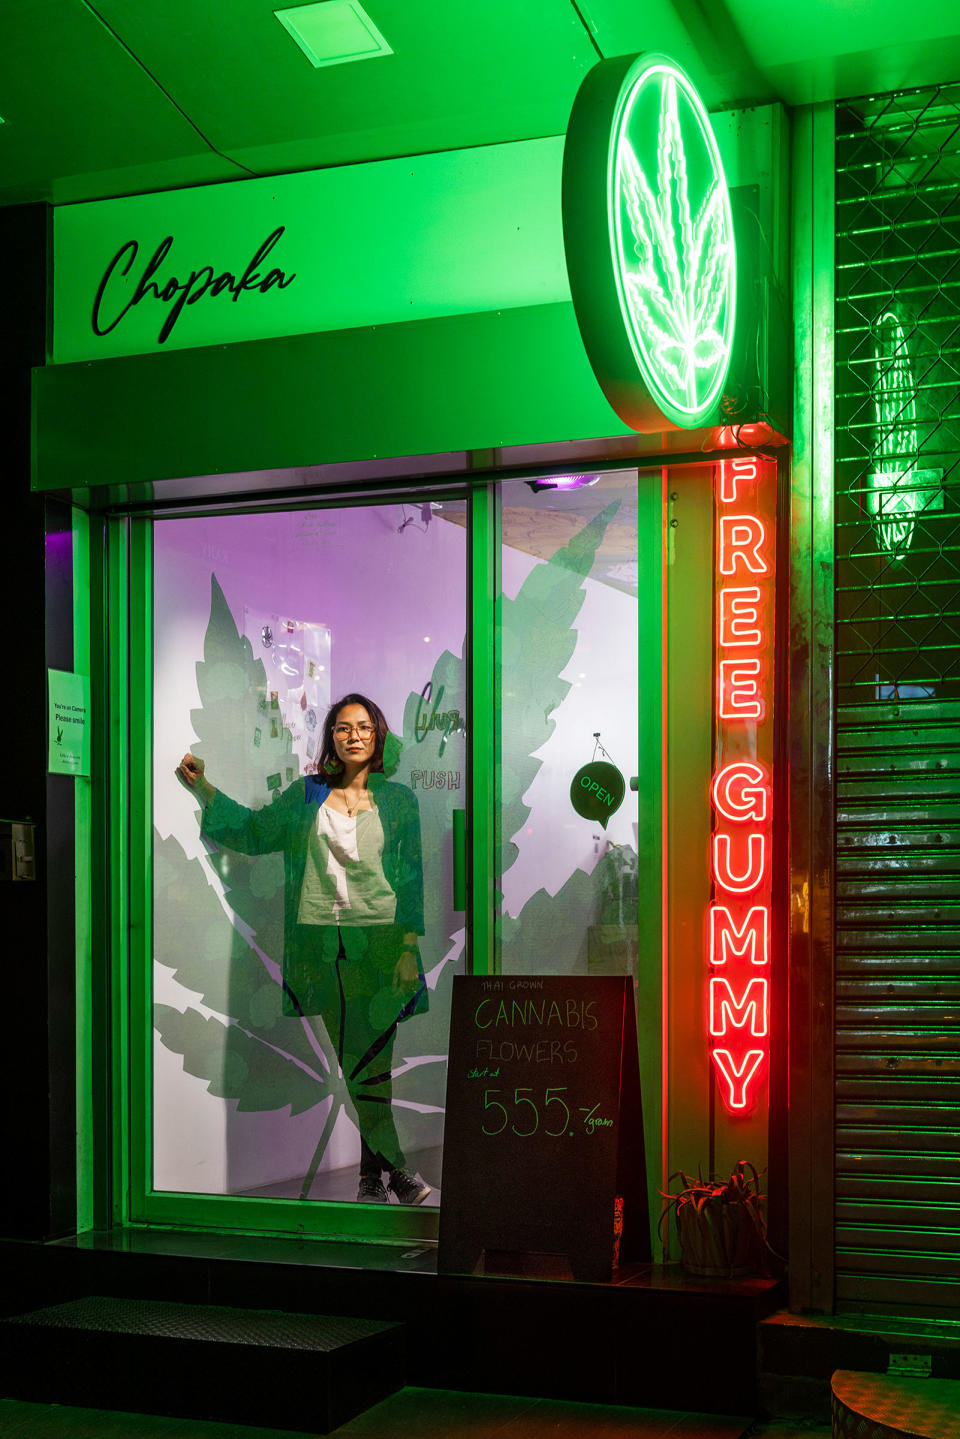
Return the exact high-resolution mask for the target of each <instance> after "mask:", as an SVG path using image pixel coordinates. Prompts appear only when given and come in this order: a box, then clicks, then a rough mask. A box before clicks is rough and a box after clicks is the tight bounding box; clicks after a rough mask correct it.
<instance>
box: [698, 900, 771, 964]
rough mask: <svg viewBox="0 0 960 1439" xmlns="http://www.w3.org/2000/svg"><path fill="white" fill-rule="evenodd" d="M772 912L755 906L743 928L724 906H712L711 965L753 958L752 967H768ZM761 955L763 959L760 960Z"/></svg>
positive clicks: (760, 906)
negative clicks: (729, 960) (766, 965)
mask: <svg viewBox="0 0 960 1439" xmlns="http://www.w3.org/2000/svg"><path fill="white" fill-rule="evenodd" d="M769 935H770V911H769V909H768V908H767V906H766V905H765V904H755V905H754V906H753V908H752V909H751V910H749V911H748V912H747V917H746V919H745V920H744V921H743V924H741V925H740V926H739V927H738V926H737V925H736V924H735V923H734V919H733V916H732V915H731V913H730V911H729V909H727V907H726V905H724V904H712V905H711V906H710V963H711V964H726V962H727V956H728V955H733V956H734V957H735V958H737V959H745V958H746V957H747V955H749V956H750V963H751V964H767V963H768V961H769V958H770V942H769ZM758 953H759V958H758V957H757V956H758Z"/></svg>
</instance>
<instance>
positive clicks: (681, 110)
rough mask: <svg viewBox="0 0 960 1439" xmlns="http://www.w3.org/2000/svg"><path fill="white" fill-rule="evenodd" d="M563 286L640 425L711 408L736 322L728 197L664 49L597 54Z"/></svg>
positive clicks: (688, 94)
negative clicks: (613, 56) (633, 53)
mask: <svg viewBox="0 0 960 1439" xmlns="http://www.w3.org/2000/svg"><path fill="white" fill-rule="evenodd" d="M563 229H564V245H565V248H566V254H567V269H568V272H569V276H570V288H571V292H572V294H573V301H574V307H575V309H576V313H577V321H578V324H579V326H580V332H581V335H582V337H583V341H584V344H585V346H586V350H587V354H588V356H589V358H590V362H591V364H592V366H593V369H594V372H595V374H596V376H597V379H598V380H599V382H600V385H601V387H602V388H603V391H604V393H605V394H606V396H607V399H608V400H609V401H610V403H611V405H612V406H613V408H614V409H615V410H616V412H617V414H618V415H619V416H620V418H621V419H622V420H624V421H625V422H626V423H627V424H628V425H630V426H631V428H633V429H635V430H639V431H651V430H660V429H663V428H665V422H666V426H679V427H681V428H685V429H689V428H694V427H696V426H698V425H702V424H706V423H710V422H711V421H714V420H715V419H716V418H717V406H718V403H719V400H720V397H721V394H722V392H723V387H724V383H725V381H726V377H727V371H728V368H729V363H730V352H731V348H732V344H733V331H734V324H735V321H736V251H735V247H734V237H733V221H732V217H731V213H730V195H729V190H728V188H727V181H726V177H725V175H724V171H723V165H722V162H721V159H720V152H719V150H718V149H717V143H716V139H715V138H714V134H713V130H712V128H711V125H710V119H709V116H708V115H707V112H706V109H705V108H704V105H703V102H702V101H701V99H700V97H699V95H698V94H697V91H696V89H695V88H694V86H693V83H692V82H691V80H690V79H689V78H688V77H687V75H685V74H684V72H683V71H682V70H681V69H680V68H679V66H677V65H675V64H674V63H673V62H672V61H671V60H668V59H666V58H665V57H663V56H660V55H642V56H639V57H630V56H628V57H621V58H620V59H616V60H605V61H602V62H601V63H600V64H599V65H596V66H594V68H593V69H592V70H591V71H590V73H589V74H588V75H587V76H586V78H585V80H584V82H583V84H582V85H581V87H580V90H579V92H578V94H577V98H576V100H575V102H574V106H573V111H572V113H571V116H570V123H569V126H568V128H567V140H566V146H565V149H564V163H563Z"/></svg>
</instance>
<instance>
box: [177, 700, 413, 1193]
mask: <svg viewBox="0 0 960 1439" xmlns="http://www.w3.org/2000/svg"><path fill="white" fill-rule="evenodd" d="M387 733H388V727H387V721H386V719H385V717H384V714H383V711H382V710H381V709H380V707H379V705H376V704H375V703H374V702H373V701H372V700H370V699H367V697H366V696H365V695H360V694H349V695H345V696H344V698H343V699H341V700H338V701H337V702H336V704H334V705H331V707H330V709H329V711H328V712H327V716H326V719H325V721H324V726H323V736H322V740H321V747H320V754H319V758H318V774H317V775H316V776H314V775H307V776H305V777H304V778H303V779H300V780H297V781H296V782H295V783H294V784H292V785H290V786H289V788H288V789H287V790H285V791H284V793H283V794H282V795H281V796H280V798H279V799H278V800H277V801H276V802H275V803H273V804H270V805H267V806H265V807H264V808H263V809H260V810H250V809H247V808H245V807H244V806H243V805H240V804H237V803H236V801H235V800H232V799H230V798H229V797H228V796H227V795H225V794H224V793H223V791H222V790H218V789H215V788H214V786H213V785H212V784H211V783H210V781H209V780H208V779H207V778H206V776H205V775H204V767H203V761H202V760H198V759H197V758H196V757H195V756H194V755H191V754H186V755H184V757H183V759H182V760H181V761H180V764H179V766H178V768H177V775H178V777H179V778H180V780H181V781H182V782H183V783H184V784H185V785H187V786H188V788H190V789H191V790H193V791H194V793H196V794H197V796H198V797H199V799H200V800H201V802H202V803H203V805H204V812H203V820H202V830H203V833H204V834H205V835H207V836H208V837H209V838H210V839H212V840H215V841H216V842H217V843H220V844H224V845H226V846H227V847H228V848H231V849H236V850H239V851H240V852H241V853H243V854H266V853H268V852H270V851H273V850H280V851H282V852H283V857H284V953H283V1010H284V1013H285V1014H289V1015H308V1014H319V1015H321V1016H322V1018H323V1021H324V1024H325V1025H326V1028H327V1033H328V1035H329V1037H330V1041H331V1043H332V1044H333V1046H334V1047H335V1049H336V1051H337V1059H338V1061H339V1064H340V1068H341V1071H342V1073H343V1076H344V1079H345V1081H346V1084H347V1090H348V1093H349V1094H350V1098H351V1100H352V1102H353V1106H354V1110H355V1112H356V1118H357V1125H358V1128H359V1130H360V1184H359V1189H358V1192H357V1199H358V1200H360V1201H363V1202H366V1203H375V1204H376V1203H379V1204H385V1203H387V1202H388V1194H387V1191H388V1190H389V1191H390V1193H391V1194H393V1195H394V1197H395V1198H396V1199H397V1201H398V1202H399V1203H400V1204H422V1203H423V1201H424V1200H425V1199H426V1198H427V1196H428V1195H429V1194H430V1192H431V1191H430V1186H429V1185H427V1184H424V1183H423V1181H422V1180H420V1179H417V1178H415V1177H413V1176H412V1175H410V1174H408V1173H407V1170H406V1160H405V1157H404V1154H403V1150H402V1148H401V1146H400V1141H399V1138H398V1136H397V1130H396V1125H395V1123H394V1118H393V1107H392V1098H393V1093H392V1076H391V1070H392V1063H393V1045H394V1039H395V1037H396V1031H397V1025H398V1024H400V1023H401V1022H402V1021H403V1020H405V1019H408V1018H409V1017H410V1016H411V1015H412V1014H417V1013H422V1012H423V1011H424V1010H425V1009H426V1007H427V986H426V981H425V980H424V977H423V967H422V964H421V962H420V955H419V950H418V946H417V939H418V936H419V935H421V934H422V933H423V866H422V860H421V847H420V814H419V809H418V806H417V801H416V797H415V795H414V794H413V792H412V791H411V790H409V789H408V788H407V787H406V786H405V785H401V784H393V783H390V782H388V781H387V780H386V778H385V777H384V775H383V751H384V745H385V743H386V741H387ZM384 1175H386V1177H387V1184H386V1187H385V1186H384V1182H383V1176H384Z"/></svg>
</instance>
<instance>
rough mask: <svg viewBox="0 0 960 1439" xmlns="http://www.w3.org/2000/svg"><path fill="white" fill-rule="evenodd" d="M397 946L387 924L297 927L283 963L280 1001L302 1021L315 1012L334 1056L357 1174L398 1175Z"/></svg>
mask: <svg viewBox="0 0 960 1439" xmlns="http://www.w3.org/2000/svg"><path fill="white" fill-rule="evenodd" d="M401 947H402V935H401V931H400V929H399V928H398V927H397V926H396V925H394V924H380V925H369V926H366V927H365V928H360V927H350V926H348V925H343V926H338V925H312V924H301V925H298V926H297V928H296V932H295V936H294V943H293V945H292V946H291V948H292V950H293V952H292V954H288V956H287V960H286V963H285V964H284V976H285V983H286V987H287V990H288V996H289V998H290V999H291V1000H292V1001H293V1003H294V1005H295V1008H296V1010H297V1011H298V1012H299V1013H301V1014H304V1015H308V1014H319V1015H320V1016H321V1017H322V1019H323V1022H324V1025H325V1027H326V1030H327V1034H328V1036H329V1038H330V1043H331V1044H332V1045H333V1048H334V1049H335V1050H336V1055H337V1061H338V1063H339V1065H340V1069H341V1071H342V1073H343V1077H344V1081H345V1083H346V1086H347V1092H348V1093H349V1095H350V1098H351V1101H352V1103H353V1108H354V1111H355V1114H356V1119H357V1126H358V1128H359V1130H360V1147H361V1164H360V1172H361V1173H362V1174H377V1175H379V1174H380V1172H381V1170H390V1169H402V1168H403V1167H404V1164H405V1159H404V1154H403V1149H402V1147H401V1145H400V1140H399V1137H398V1135H397V1129H396V1124H395V1122H394V1117H393V1081H392V1078H391V1073H390V1072H391V1069H392V1068H393V1045H394V1040H395V1039H396V1033H397V1025H398V1023H399V1022H400V1020H401V1019H404V1018H406V1017H407V1015H408V1014H409V1013H412V1012H413V1010H414V1008H415V1007H416V1005H417V1002H418V999H419V989H420V987H425V986H423V981H422V979H421V981H420V984H419V985H418V989H417V991H416V992H414V991H411V990H409V989H404V988H401V987H398V986H397V985H396V984H395V983H394V970H395V968H396V964H397V961H398V959H399V958H400V950H401Z"/></svg>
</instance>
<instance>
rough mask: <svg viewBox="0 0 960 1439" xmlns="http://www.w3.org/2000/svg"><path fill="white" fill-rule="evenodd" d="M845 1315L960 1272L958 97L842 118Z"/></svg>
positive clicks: (840, 795) (910, 96) (889, 99)
mask: <svg viewBox="0 0 960 1439" xmlns="http://www.w3.org/2000/svg"><path fill="white" fill-rule="evenodd" d="M836 183H837V190H836V195H837V236H836V267H837V268H836V365H837V370H836V386H837V393H836V420H837V430H836V437H835V456H836V573H837V591H836V620H837V625H836V655H837V666H836V678H837V697H838V705H837V712H836V741H837V816H836V819H837V829H836V834H837V856H836V975H837V980H836V984H837V988H836V1076H837V1109H836V1195H837V1202H836V1276H837V1278H836V1298H837V1303H838V1306H839V1307H840V1308H851V1307H853V1308H881V1309H882V1308H884V1307H886V1306H893V1307H895V1308H896V1309H897V1310H898V1311H899V1312H904V1311H910V1310H913V1311H914V1312H918V1313H937V1312H942V1310H944V1309H946V1308H948V1307H949V1306H951V1305H954V1304H955V1302H956V1293H957V1290H956V1284H957V1281H958V1279H960V505H958V500H960V86H957V85H951V86H939V87H930V88H926V89H923V90H915V91H910V92H900V93H897V94H890V95H882V96H875V97H870V98H867V99H864V100H858V101H853V102H848V103H847V104H845V105H844V106H842V107H841V108H840V109H839V110H838V113H837V177H836Z"/></svg>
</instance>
